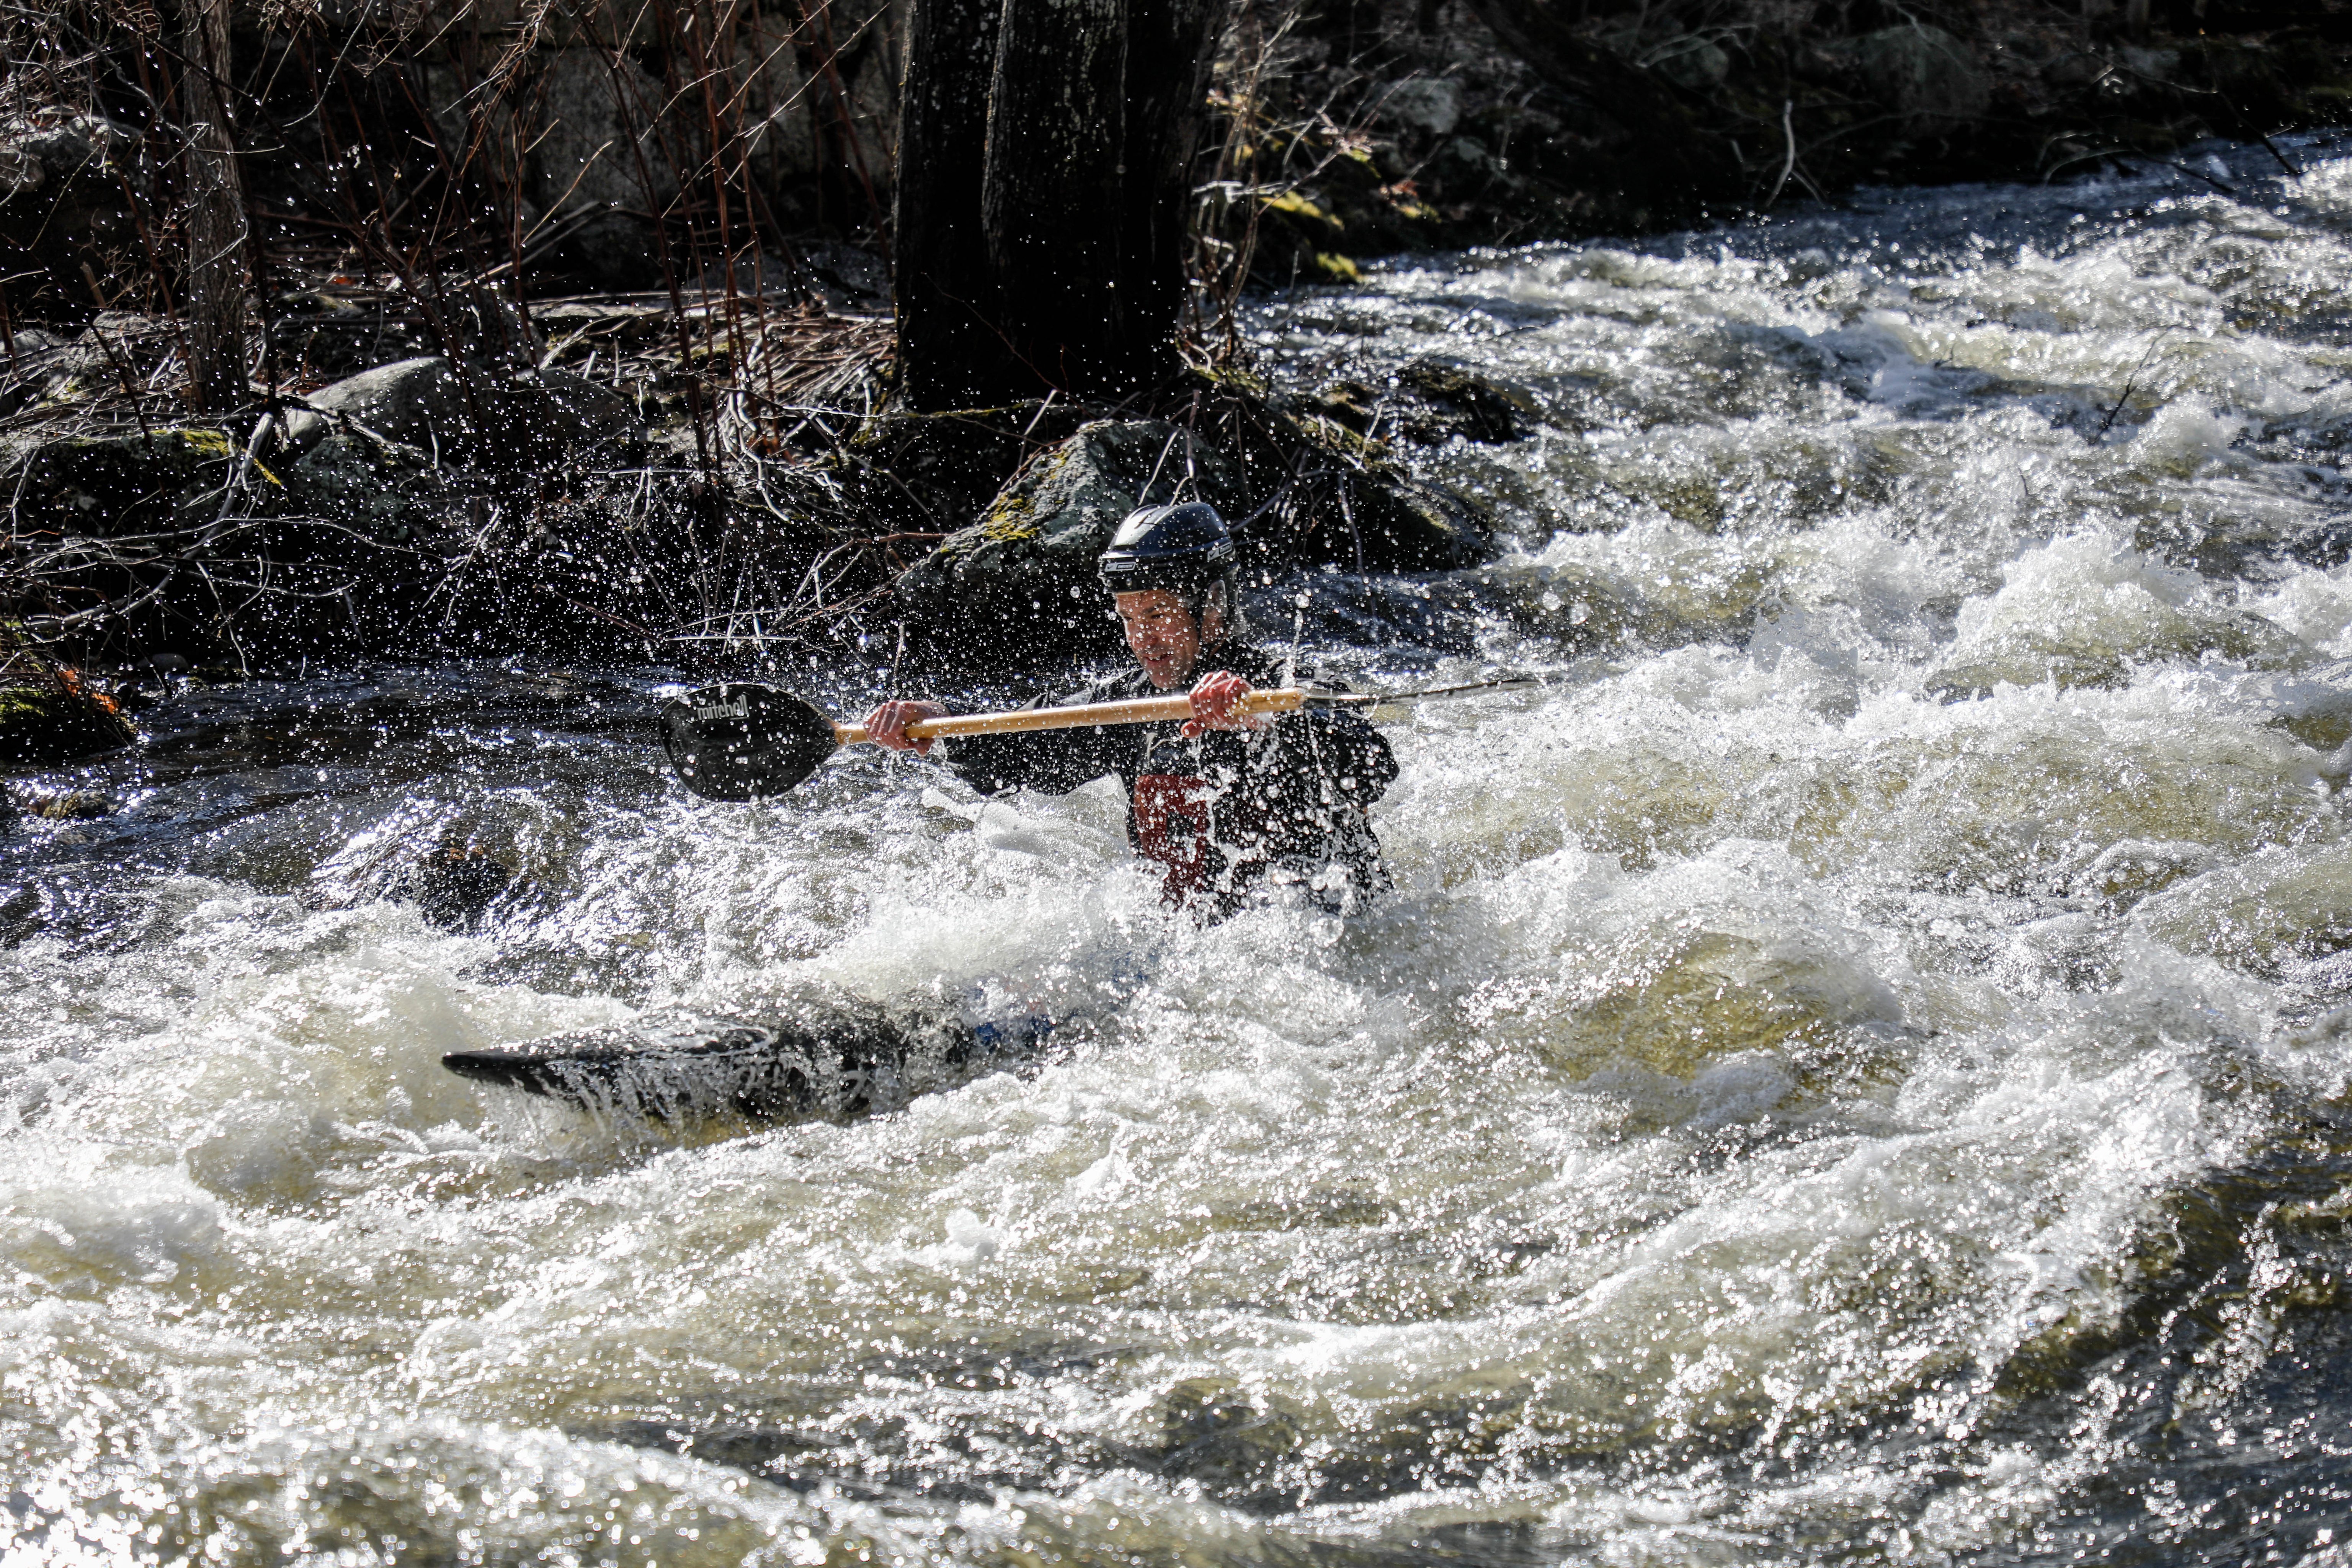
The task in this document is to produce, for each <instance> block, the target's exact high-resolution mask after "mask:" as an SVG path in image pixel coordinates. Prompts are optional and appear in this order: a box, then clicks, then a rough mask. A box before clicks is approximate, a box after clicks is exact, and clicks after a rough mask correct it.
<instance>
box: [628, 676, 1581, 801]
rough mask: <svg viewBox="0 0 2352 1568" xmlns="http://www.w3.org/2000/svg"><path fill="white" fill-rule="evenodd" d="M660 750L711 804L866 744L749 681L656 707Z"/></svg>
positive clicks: (1331, 698) (1073, 718)
mask: <svg viewBox="0 0 2352 1568" xmlns="http://www.w3.org/2000/svg"><path fill="white" fill-rule="evenodd" d="M1534 684H1535V682H1533V681H1528V680H1491V681H1474V682H1472V683H1470V684H1469V685H1466V686H1445V687H1439V688H1436V689H1433V690H1429V691H1405V692H1396V693H1387V694H1383V693H1378V692H1370V691H1316V690H1309V689H1305V688H1302V687H1296V686H1286V687H1282V688H1279V689H1276V690H1272V691H1253V692H1251V693H1250V694H1249V695H1248V696H1246V697H1244V698H1243V699H1242V700H1241V709H1242V711H1244V713H1257V714H1276V713H1296V712H1297V711H1298V710H1300V709H1302V708H1375V707H1379V706H1381V704H1383V703H1389V702H1406V701H1412V700H1418V699H1421V698H1425V697H1452V696H1459V695H1465V694H1467V693H1470V692H1474V691H1493V690H1500V689H1509V688H1512V687H1518V686H1531V685H1534ZM1191 717H1192V698H1191V697H1190V696H1189V695H1188V694H1186V693H1184V692H1181V691H1176V692H1171V693H1170V694H1169V695H1167V696H1165V697H1139V698H1134V699H1131V700H1128V701H1125V702H1090V703H1086V704H1083V705H1081V706H1078V707H1075V708H1016V709H1014V710H1012V711H1010V712H1003V713H955V714H950V715H949V716H947V717H945V718H940V719H919V720H917V721H915V722H914V723H912V724H909V725H908V726H907V733H908V735H910V736H912V737H913V738H914V739H916V740H918V741H929V740H935V739H942V738H945V737H949V736H953V735H1006V734H1014V733H1019V732H1022V731H1032V730H1076V729H1081V728H1084V727H1087V726H1089V725H1104V724H1168V723H1178V722H1181V721H1184V720H1187V719H1190V718H1191ZM661 732H662V748H663V749H664V750H665V751H667V752H668V753H669V760H670V765H671V766H672V767H674V768H676V769H677V776H678V777H679V778H680V779H681V780H683V781H684V782H685V784H686V787H687V788H688V789H690V790H692V791H694V793H695V794H697V795H703V796H705V797H707V798H709V799H711V800H758V799H760V798H761V797H762V796H765V795H782V794H783V793H784V792H786V791H787V790H789V789H791V788H793V785H795V784H799V783H800V782H801V781H802V780H803V779H805V778H807V777H808V776H809V774H811V773H814V772H816V770H817V769H818V768H819V767H820V766H821V765H823V763H824V760H825V758H827V757H829V756H831V755H833V753H834V752H835V749H836V748H838V747H841V746H855V745H857V744H860V743H861V742H866V741H869V740H871V739H872V737H871V736H869V735H867V734H866V731H865V729H864V727H863V726H861V725H857V724H837V723H835V722H834V721H833V720H832V719H831V718H830V717H829V716H827V715H826V713H825V712H824V710H823V709H820V708H818V707H817V706H816V705H815V704H814V703H813V702H810V701H808V700H805V699H803V698H799V697H795V696H793V694H792V693H791V692H789V691H781V690H778V689H776V688H775V687H772V686H761V685H759V684H757V683H756V682H751V681H733V682H730V683H729V684H727V685H724V686H706V687H703V688H702V689H700V690H698V691H689V692H688V693H686V694H685V695H684V696H682V697H676V698H673V699H671V700H669V701H668V702H667V703H665V704H664V705H663V707H662V710H661Z"/></svg>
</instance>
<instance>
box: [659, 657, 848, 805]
mask: <svg viewBox="0 0 2352 1568" xmlns="http://www.w3.org/2000/svg"><path fill="white" fill-rule="evenodd" d="M661 732H662V747H663V749H664V750H665V751H667V752H669V763H670V766H672V767H674V768H676V769H677V776H678V777H679V778H680V779H682V780H684V781H685V784H686V787H687V788H688V789H690V790H692V791H693V792H694V793H695V794H697V795H702V796H705V797H706V798H708V799H710V800H757V799H759V798H760V797H761V796H762V795H782V794H783V793H784V792H785V791H786V790H789V789H791V788H792V787H793V785H794V784H798V783H800V782H801V780H803V779H804V778H806V777H808V776H809V774H811V773H814V772H816V770H817V767H818V765H819V764H820V763H823V762H824V760H825V758H827V757H829V756H831V755H833V749H834V745H835V742H834V738H833V721H832V720H830V719H828V718H826V717H825V716H824V712H823V711H821V710H819V709H817V708H816V707H814V706H813V705H812V704H810V703H807V702H803V700H800V699H799V698H797V697H795V696H793V694H792V693H791V692H789V691H779V690H777V689H775V688H774V687H772V686H754V685H751V684H750V683H749V682H744V681H737V682H734V683H731V684H730V685H726V686H706V687H704V688H702V689H700V690H699V691H689V692H688V693H687V694H686V695H685V696H683V697H677V698H672V699H671V700H669V701H668V702H667V703H665V704H663V706H662V710H661Z"/></svg>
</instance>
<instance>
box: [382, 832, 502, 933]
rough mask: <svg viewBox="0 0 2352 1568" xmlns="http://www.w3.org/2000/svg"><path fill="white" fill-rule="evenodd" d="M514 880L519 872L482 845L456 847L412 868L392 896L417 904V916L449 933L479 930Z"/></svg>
mask: <svg viewBox="0 0 2352 1568" xmlns="http://www.w3.org/2000/svg"><path fill="white" fill-rule="evenodd" d="M514 879H515V873H514V868H512V867H510V866H509V865H507V864H506V862H504V861H503V860H500V859H499V858H497V857H496V856H493V855H491V854H490V853H489V852H488V851H487V850H485V849H483V848H482V847H480V846H478V845H466V846H459V845H454V844H453V845H448V846H445V847H443V848H442V849H441V851H440V852H439V853H437V854H435V855H432V856H429V857H427V858H425V860H423V861H422V862H420V863H419V864H417V865H415V866H413V867H410V868H408V869H407V873H406V874H405V875H404V876H402V877H399V878H397V879H395V880H394V887H393V889H392V896H393V897H394V898H404V899H409V900H415V904H416V908H417V912H418V913H420V914H422V915H423V916H424V917H425V920H426V921H429V922H430V923H432V924H434V925H436V926H439V927H441V928H442V929H443V930H444V931H475V930H478V929H479V927H480V926H481V923H482V920H483V917H484V916H486V915H487V914H488V913H489V911H490V906H491V905H493V904H495V903H497V902H498V900H499V895H501V894H503V893H504V892H505V891H506V890H507V889H508V888H509V887H510V886H512V885H513V883H514Z"/></svg>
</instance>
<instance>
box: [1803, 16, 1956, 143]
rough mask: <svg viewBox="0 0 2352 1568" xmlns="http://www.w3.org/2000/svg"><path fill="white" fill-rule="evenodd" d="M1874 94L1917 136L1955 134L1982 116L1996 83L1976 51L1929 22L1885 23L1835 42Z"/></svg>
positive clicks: (1834, 50)
mask: <svg viewBox="0 0 2352 1568" xmlns="http://www.w3.org/2000/svg"><path fill="white" fill-rule="evenodd" d="M1831 52H1832V53H1833V54H1835V55H1836V56H1837V57H1838V58H1840V59H1842V60H1843V62H1844V63H1845V64H1846V66H1847V67H1848V68H1850V69H1851V70H1852V71H1853V75H1854V76H1855V77H1856V78H1857V79H1859V80H1860V81H1861V83H1862V85H1863V87H1864V89H1865V90H1866V91H1867V92H1868V93H1869V94H1870V96H1871V97H1873V98H1874V99H1876V100H1878V101H1879V102H1881V103H1884V104H1885V105H1886V107H1887V108H1889V109H1891V110H1895V112H1896V113H1897V114H1899V115H1901V116H1902V117H1903V129H1904V130H1905V131H1906V132H1908V133H1910V134H1912V135H1924V134H1929V133H1934V132H1944V133H1946V134H1949V133H1950V132H1955V131H1958V130H1960V129H1961V128H1962V127H1964V126H1965V125H1966V124H1967V123H1968V122H1969V121H1975V120H1979V119H1981V118H1982V117H1983V115H1984V113H1985V110H1987V109H1989V108H1990V106H1991V103H1992V84H1991V81H1990V79H1988V78H1987V76H1986V74H1985V70H1984V66H1983V64H1982V62H1981V61H1979V59H1978V58H1977V57H1976V52H1975V51H1974V50H1972V49H1970V48H1969V46H1968V45H1966V44H1964V43H1962V42H1961V41H1960V40H1959V39H1958V38H1956V37H1953V36H1952V35H1951V34H1949V33H1948V32H1946V31H1944V30H1943V29H1942V28H1941V27H1931V26H1927V25H1926V24H1925V23H1918V22H1915V23H1911V24H1908V25H1906V26H1900V27H1885V28H1882V29H1880V30H1879V31H1877V32H1875V33H1864V35H1863V36H1862V37H1858V38H1850V39H1847V40H1845V41H1844V42H1843V43H1841V44H1836V45H1832V46H1831Z"/></svg>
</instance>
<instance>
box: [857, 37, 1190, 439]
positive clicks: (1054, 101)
mask: <svg viewBox="0 0 2352 1568" xmlns="http://www.w3.org/2000/svg"><path fill="white" fill-rule="evenodd" d="M1222 8H1223V0H997V4H996V5H989V4H987V3H986V0H917V4H916V7H915V16H914V21H913V24H912V26H911V27H910V29H909V37H908V60H907V80H906V86H905V89H904V97H903V99H902V109H901V115H900V121H899V132H898V135H899V141H898V195H897V201H898V208H897V234H896V242H895V247H894V248H895V261H896V264H897V268H898V374H899V386H900V390H901V393H902V395H903V396H904V397H905V399H906V402H907V404H908V406H909V407H911V408H915V409H919V410H924V409H931V410H935V409H942V408H953V407H975V406H986V405H997V404H1003V403H1007V402H1012V401H1014V400H1017V399H1020V398H1025V397H1035V396H1039V395H1045V394H1047V393H1052V392H1058V393H1060V394H1062V395H1065V396H1071V397H1078V398H1086V399H1097V398H1107V397H1118V396H1123V395H1127V394H1129V393H1131V392H1134V391H1136V390H1137V389H1139V388H1140V387H1143V386H1146V385H1149V384H1151V383H1153V382H1155V381H1157V380H1159V379H1160V378H1161V377H1163V376H1164V375H1166V374H1169V373H1170V372H1171V371H1172V370H1173V368H1174V365H1175V357H1176V356H1175V340H1176V321H1177V317H1178V314H1179V312H1180V311H1181V308H1182V305H1183V300H1184V270H1183V268H1184V255H1183V246H1184V236H1185V220H1186V210H1185V209H1186V205H1187V201H1188V198H1189V196H1190V194H1191V193H1190V188H1189V178H1188V176H1189V174H1190V169H1191V164H1192V151H1193V148H1194V145H1195V144H1196V142H1197V141H1198V138H1199V134H1200V126H1201V115H1202V102H1203V100H1204V98H1205V95H1206V92H1207V88H1208V71H1209V65H1210V58H1211V48H1212V47H1213V43H1214V41H1215V29H1216V23H1217V20H1218V17H1219V16H1220V15H1221V14H1222ZM983 50H985V53H983V52H982V51H983ZM981 59H984V60H985V61H986V62H987V64H986V66H985V69H984V73H983V72H982V71H979V70H975V69H974V68H973V67H974V63H975V61H976V60H981Z"/></svg>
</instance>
